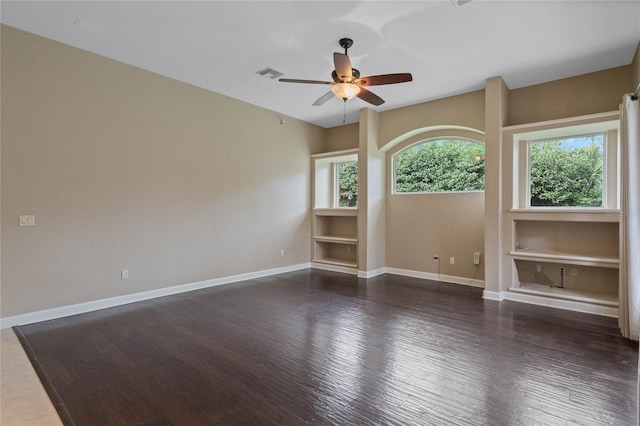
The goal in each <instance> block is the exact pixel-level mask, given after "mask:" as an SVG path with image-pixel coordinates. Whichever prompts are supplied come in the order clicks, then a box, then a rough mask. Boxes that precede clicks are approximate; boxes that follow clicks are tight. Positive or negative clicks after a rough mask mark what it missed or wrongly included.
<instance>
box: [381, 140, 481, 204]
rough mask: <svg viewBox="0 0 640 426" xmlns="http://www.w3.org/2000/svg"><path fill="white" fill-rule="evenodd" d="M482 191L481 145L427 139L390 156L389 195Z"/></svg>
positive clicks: (478, 143)
mask: <svg viewBox="0 0 640 426" xmlns="http://www.w3.org/2000/svg"><path fill="white" fill-rule="evenodd" d="M483 190H484V145H483V144H482V143H480V142H477V141H472V140H469V139H462V138H451V137H449V138H437V139H429V140H425V141H422V142H418V143H416V144H413V145H410V146H408V147H406V148H404V149H403V150H401V151H398V152H397V153H396V154H395V155H394V156H393V192H394V193H397V194H402V193H416V192H421V193H424V192H460V191H483Z"/></svg>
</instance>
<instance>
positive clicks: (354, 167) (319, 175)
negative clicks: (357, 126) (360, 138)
mask: <svg viewBox="0 0 640 426" xmlns="http://www.w3.org/2000/svg"><path fill="white" fill-rule="evenodd" d="M357 152H358V150H357V149H349V150H344V151H338V152H331V153H322V154H314V155H313V156H312V158H313V168H314V170H313V173H314V181H315V183H314V202H313V208H315V209H335V208H356V207H358V154H357Z"/></svg>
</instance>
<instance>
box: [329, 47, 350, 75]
mask: <svg viewBox="0 0 640 426" xmlns="http://www.w3.org/2000/svg"><path fill="white" fill-rule="evenodd" d="M333 63H334V65H335V66H336V73H338V77H340V78H342V77H346V78H351V76H352V71H351V70H352V68H351V60H350V59H349V57H348V56H347V55H345V54H344V53H338V52H334V54H333Z"/></svg>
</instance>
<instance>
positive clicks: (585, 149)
mask: <svg viewBox="0 0 640 426" xmlns="http://www.w3.org/2000/svg"><path fill="white" fill-rule="evenodd" d="M603 152H604V135H601V134H600V135H593V136H586V137H580V138H571V139H564V140H553V141H544V142H532V143H531V148H530V157H529V160H530V162H529V168H530V173H531V174H530V184H531V187H530V190H531V206H532V207H541V206H552V207H563V206H566V207H599V206H602V185H603V181H602V179H603V178H602V176H603V175H602V165H603Z"/></svg>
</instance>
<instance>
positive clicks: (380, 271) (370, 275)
mask: <svg viewBox="0 0 640 426" xmlns="http://www.w3.org/2000/svg"><path fill="white" fill-rule="evenodd" d="M386 273H387V268H378V269H374V270H372V271H358V278H373V277H377V276H378V275H382V274H386Z"/></svg>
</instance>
